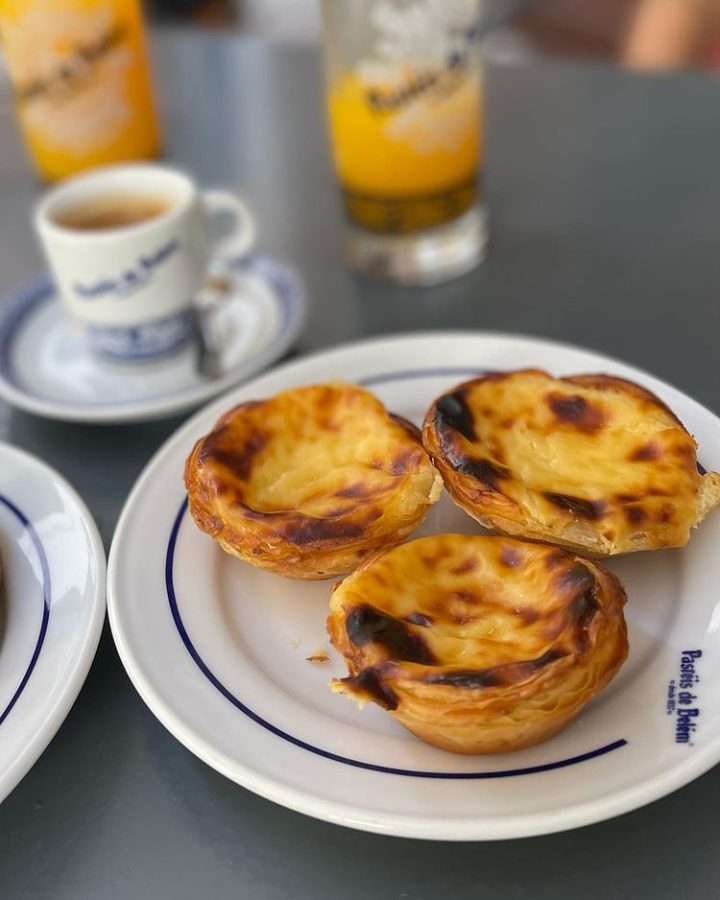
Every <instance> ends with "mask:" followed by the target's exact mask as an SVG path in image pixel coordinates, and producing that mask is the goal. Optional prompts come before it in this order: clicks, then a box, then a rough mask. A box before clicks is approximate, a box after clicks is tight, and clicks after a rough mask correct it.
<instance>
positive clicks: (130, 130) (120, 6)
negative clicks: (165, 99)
mask: <svg viewBox="0 0 720 900" xmlns="http://www.w3.org/2000/svg"><path fill="white" fill-rule="evenodd" d="M0 34H1V35H2V42H3V49H4V52H5V56H6V59H7V64H8V68H9V71H10V76H11V79H12V82H13V87H14V92H15V98H16V103H17V108H18V113H19V116H20V122H21V125H22V129H23V132H24V135H25V139H26V141H27V144H28V147H29V149H30V151H31V153H32V155H33V157H34V159H35V162H36V164H37V166H38V168H39V169H40V172H41V173H42V174H43V175H45V176H46V177H48V178H58V177H62V176H64V175H68V174H71V173H72V172H75V171H78V170H79V169H84V168H89V167H91V166H95V165H100V164H104V163H110V162H116V161H120V160H128V159H138V158H144V157H148V156H154V155H155V154H156V153H157V152H158V148H159V137H158V130H157V123H156V119H155V112H154V109H153V102H152V96H151V90H150V78H149V70H148V63H147V56H146V51H145V46H144V35H143V25H142V16H141V11H140V6H139V2H138V0H0Z"/></svg>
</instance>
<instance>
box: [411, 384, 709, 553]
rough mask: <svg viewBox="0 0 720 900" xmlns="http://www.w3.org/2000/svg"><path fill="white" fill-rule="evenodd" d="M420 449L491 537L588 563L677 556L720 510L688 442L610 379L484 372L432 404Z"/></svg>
mask: <svg viewBox="0 0 720 900" xmlns="http://www.w3.org/2000/svg"><path fill="white" fill-rule="evenodd" d="M423 443H424V445H425V448H426V450H427V451H428V453H429V454H430V456H431V457H432V458H433V460H434V462H435V465H436V467H437V468H438V470H439V471H440V473H441V475H442V477H443V481H444V483H445V486H446V488H447V489H448V491H449V493H450V495H451V496H452V498H453V500H454V501H455V503H457V504H458V506H460V507H462V508H463V509H464V510H465V511H466V512H467V513H469V515H471V516H472V517H473V518H474V519H477V521H478V522H480V523H481V524H482V525H484V526H486V527H487V528H490V529H492V530H494V531H498V532H502V533H505V534H510V535H515V536H517V537H523V538H529V539H532V540H541V541H549V542H552V543H555V544H559V545H560V546H563V547H567V548H569V549H574V550H577V551H580V552H583V553H588V554H590V555H593V556H609V555H613V554H617V553H629V552H632V551H635V550H655V549H659V548H664V547H681V546H683V545H684V544H686V543H687V541H688V539H689V537H690V529H691V528H692V527H694V526H695V525H697V524H698V523H699V522H700V521H701V520H702V519H703V517H704V516H705V515H706V514H707V513H708V512H709V511H710V510H711V509H713V508H714V507H715V506H717V505H718V504H719V503H720V475H719V474H718V473H715V472H710V473H707V474H705V475H701V474H700V472H699V471H698V468H697V452H696V445H695V441H694V439H693V437H692V435H690V434H689V433H688V431H687V430H686V429H685V427H684V426H683V424H682V422H680V420H679V419H678V418H677V416H675V415H674V413H673V412H672V411H671V410H670V409H668V407H667V406H666V405H665V404H664V403H663V402H662V401H661V400H659V399H658V398H657V397H656V396H655V395H654V394H652V393H651V392H650V391H648V390H646V389H645V388H642V387H640V386H639V385H637V384H634V383H632V382H630V381H625V380H624V379H622V378H615V377H613V376H610V375H576V376H573V377H569V378H553V377H552V376H551V375H548V374H547V373H546V372H543V371H540V370H537V369H525V370H519V371H513V372H504V373H497V374H490V375H486V376H483V377H481V378H477V379H475V380H473V381H468V382H466V383H465V384H461V385H459V386H458V387H456V388H454V389H453V390H451V391H449V392H448V393H446V394H443V395H442V396H441V397H439V398H438V399H437V400H436V401H435V402H434V403H433V405H432V406H431V407H430V410H429V411H428V413H427V416H426V418H425V424H424V428H423Z"/></svg>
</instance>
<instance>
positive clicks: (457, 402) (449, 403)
mask: <svg viewBox="0 0 720 900" xmlns="http://www.w3.org/2000/svg"><path fill="white" fill-rule="evenodd" d="M435 428H436V430H437V431H438V432H440V433H441V432H442V431H443V430H444V429H447V428H451V429H452V430H453V431H457V432H459V433H460V434H461V435H462V436H463V437H464V438H466V439H467V440H468V441H474V440H475V439H476V437H475V423H474V421H473V414H472V412H471V411H470V408H469V406H468V405H467V401H466V399H465V391H454V392H453V393H452V394H445V395H444V396H443V397H440V399H439V400H438V401H437V403H436V404H435Z"/></svg>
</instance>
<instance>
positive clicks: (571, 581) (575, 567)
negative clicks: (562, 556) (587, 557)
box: [553, 563, 595, 596]
mask: <svg viewBox="0 0 720 900" xmlns="http://www.w3.org/2000/svg"><path fill="white" fill-rule="evenodd" d="M553 586H554V587H555V589H556V590H557V591H559V592H561V593H565V592H567V593H569V594H574V595H576V596H577V595H578V594H581V593H585V591H589V590H594V589H595V577H594V575H593V574H592V572H591V571H590V570H589V569H587V568H586V567H585V566H584V565H583V564H582V563H573V564H572V565H570V566H568V568H567V569H564V570H563V571H562V572H558V574H557V575H556V576H555V577H554V579H553Z"/></svg>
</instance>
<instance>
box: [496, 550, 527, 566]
mask: <svg viewBox="0 0 720 900" xmlns="http://www.w3.org/2000/svg"><path fill="white" fill-rule="evenodd" d="M522 561H523V555H522V553H521V552H520V551H519V550H518V549H517V547H509V546H505V547H503V548H502V550H501V551H500V562H501V563H502V565H503V566H506V567H507V568H508V569H517V567H518V566H519V565H521V564H522Z"/></svg>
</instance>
